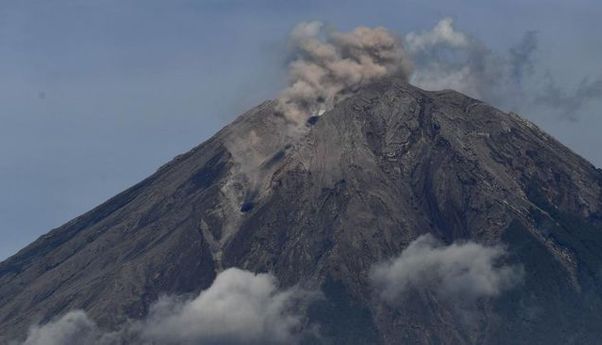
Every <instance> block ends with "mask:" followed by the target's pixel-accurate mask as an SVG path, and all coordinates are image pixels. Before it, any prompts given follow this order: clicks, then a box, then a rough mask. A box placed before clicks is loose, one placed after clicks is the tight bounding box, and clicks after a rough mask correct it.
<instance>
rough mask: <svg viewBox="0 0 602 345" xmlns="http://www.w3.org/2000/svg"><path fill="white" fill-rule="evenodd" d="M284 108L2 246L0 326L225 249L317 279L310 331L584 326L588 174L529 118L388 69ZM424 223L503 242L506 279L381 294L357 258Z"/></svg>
mask: <svg viewBox="0 0 602 345" xmlns="http://www.w3.org/2000/svg"><path fill="white" fill-rule="evenodd" d="M286 121H287V119H286V117H284V116H283V115H282V114H281V113H280V112H279V111H278V109H277V103H276V102H274V101H269V102H265V103H263V104H261V105H259V106H258V107H256V108H254V109H252V110H250V111H249V112H247V113H245V114H243V115H241V116H240V117H239V118H238V119H237V120H236V121H234V122H233V123H232V124H231V125H229V126H227V127H226V128H224V129H223V130H221V131H220V132H219V133H217V134H216V135H215V136H214V137H212V138H211V139H209V140H208V141H206V142H205V143H203V144H201V145H200V146H198V147H197V148H195V149H193V150H191V151H190V152H188V153H186V154H183V155H181V156H178V157H177V158H175V159H174V160H173V161H172V162H170V163H168V164H167V165H165V166H163V167H162V168H160V169H159V170H158V171H157V172H156V173H155V174H153V175H152V176H151V177H149V178H147V179H146V180H144V181H142V182H140V183H139V184H137V185H135V186H134V187H132V188H130V189H128V190H127V191H125V192H123V193H121V194H119V195H117V196H116V197H114V198H112V199H110V200H109V201H107V202H106V203H104V204H102V205H100V206H99V207H97V208H96V209H94V210H92V211H90V212H88V213H86V214H84V215H82V216H81V217H78V218H76V219H74V220H72V221H71V222H69V223H67V224H65V225H63V226H62V227H60V228H57V229H55V230H53V231H51V232H50V233H48V234H47V235H44V236H42V237H41V238H40V239H38V240H37V241H35V242H34V243H32V244H31V245H29V246H28V247H26V248H24V249H23V250H22V251H20V252H19V253H18V254H17V255H15V256H13V257H11V258H9V259H8V260H6V261H4V262H2V263H1V264H0V334H1V336H0V339H1V340H0V343H1V342H2V341H6V339H15V337H17V338H18V337H23V336H24V334H25V333H26V331H27V328H28V327H29V325H31V324H32V323H35V322H40V321H42V322H44V321H47V320H50V319H51V318H53V317H56V316H57V315H61V314H63V313H65V312H67V311H69V310H77V309H82V310H85V311H86V313H87V314H88V315H89V316H90V317H92V318H93V319H94V320H95V321H96V322H98V324H99V325H101V326H102V327H106V328H109V329H110V328H111V327H115V326H117V325H119V324H122V323H123V322H124V321H126V320H128V319H140V318H143V317H144V316H145V315H146V313H148V308H149V306H150V305H151V304H152V303H153V302H155V301H156V300H157V298H158V297H159V296H161V295H165V294H168V295H187V294H191V295H194V294H197V293H198V292H199V291H201V290H204V289H206V288H207V287H209V286H210V285H211V283H212V282H213V280H214V278H215V276H216V275H217V274H218V273H219V272H221V271H222V270H224V269H226V268H229V267H238V268H241V269H245V270H249V271H253V272H271V273H272V274H274V275H275V276H276V277H277V279H278V280H279V281H280V282H281V284H282V285H283V286H285V287H287V286H293V285H295V284H302V285H304V286H308V287H312V288H315V289H319V290H320V291H322V293H323V296H324V300H321V301H320V302H319V303H316V304H314V305H310V306H308V307H307V310H306V320H304V326H305V327H318V328H319V330H320V334H321V337H320V338H319V339H318V338H316V339H313V340H311V342H310V343H323V344H342V343H344V344H400V343H402V344H435V343H439V344H542V343H545V344H567V343H575V344H577V343H578V344H595V343H596V342H597V341H598V339H599V338H600V336H602V334H601V333H602V330H600V327H599V325H600V324H602V269H601V268H602V197H601V195H602V192H601V190H602V174H601V172H600V171H599V170H598V169H596V168H595V167H594V166H592V165H591V164H590V163H589V162H587V161H586V160H584V159H582V158H581V157H579V156H578V155H576V154H574V153H573V152H571V151H570V150H569V149H567V148H566V147H565V146H563V145H562V144H560V143H559V142H557V141H556V140H555V139H553V138H552V137H550V136H549V135H547V134H545V133H543V132H542V131H541V130H539V129H538V128H537V127H536V126H535V125H533V124H531V123H530V122H528V121H526V120H523V119H521V118H520V117H519V116H518V115H515V114H512V113H504V112H502V111H499V110H497V109H495V108H493V107H491V106H488V105H487V104H484V103H483V102H480V101H478V100H475V99H472V98H469V97H466V96H464V95H462V94H459V93H457V92H454V91H440V92H427V91H423V90H420V89H418V88H415V87H413V86H411V85H409V84H407V83H406V82H405V81H404V80H402V79H397V78H386V79H383V80H380V81H377V82H374V83H371V84H369V85H366V86H364V87H362V88H361V89H359V90H358V91H357V92H356V93H354V94H353V95H351V96H350V97H348V98H346V99H345V100H342V101H340V102H339V103H337V104H336V105H335V106H334V108H333V109H332V110H330V111H327V112H325V113H324V114H323V115H322V116H320V117H319V118H314V119H313V120H312V121H311V122H312V123H310V124H308V125H309V126H311V128H310V129H309V130H306V131H303V132H302V133H301V134H298V133H297V134H295V135H291V134H290V131H286V130H279V128H283V126H286ZM427 233H430V234H432V236H434V237H436V238H437V239H439V240H440V241H443V242H444V243H447V244H450V243H456V242H462V241H464V242H465V241H473V242H477V243H481V244H483V245H491V246H493V245H499V246H503V247H504V248H506V250H507V252H508V258H507V260H508V262H510V263H512V264H514V265H517V266H521V267H522V269H523V270H524V274H523V276H522V281H521V282H520V285H518V286H517V287H515V288H513V289H512V290H509V291H507V292H505V293H504V294H501V295H499V296H496V297H495V298H480V299H478V300H476V301H475V302H474V303H475V304H474V305H471V306H470V308H468V310H466V309H467V308H464V307H465V306H461V307H458V306H457V305H455V304H453V303H450V302H449V301H446V300H445V299H444V298H442V297H441V296H439V295H437V294H433V293H432V291H430V290H428V289H413V290H412V291H410V292H409V295H408V296H406V298H404V299H403V301H401V302H400V303H399V304H390V303H385V302H383V301H381V300H380V299H379V298H378V294H377V293H376V292H375V291H374V287H373V284H372V282H371V280H370V271H371V269H372V267H374V265H375V264H377V263H379V262H383V260H387V259H389V258H392V257H395V256H396V255H398V254H399V253H401V252H402V251H403V250H404V249H405V248H406V247H408V245H409V244H410V243H411V242H412V241H413V240H415V239H416V238H418V237H419V236H420V235H423V234H427ZM465 312H467V313H465ZM458 315H462V317H458ZM2 337H3V338H2Z"/></svg>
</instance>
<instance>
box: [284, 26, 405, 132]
mask: <svg viewBox="0 0 602 345" xmlns="http://www.w3.org/2000/svg"><path fill="white" fill-rule="evenodd" d="M291 43H292V46H293V51H294V58H293V60H292V62H291V63H290V65H289V78H290V80H289V85H288V87H287V88H286V89H285V90H284V91H283V92H282V93H281V95H280V97H279V98H278V106H277V108H278V110H279V111H281V112H283V113H284V114H285V116H286V117H287V118H288V119H289V120H291V121H292V122H293V123H294V124H297V125H302V124H304V123H305V121H306V120H307V118H308V117H310V116H311V115H321V114H322V113H323V112H324V111H327V110H329V109H331V108H332V107H333V106H334V104H335V103H336V102H338V101H340V100H341V99H344V98H345V97H347V96H349V95H350V94H352V93H353V92H354V91H355V90H357V88H359V87H360V86H362V85H364V84H365V83H367V82H370V81H372V80H375V79H378V78H382V77H385V76H389V75H395V74H398V75H400V76H403V77H405V78H407V77H408V76H409V74H410V71H411V68H410V66H411V64H410V62H409V59H408V58H407V56H406V53H405V51H404V49H403V47H402V42H401V40H400V39H399V38H397V37H396V36H395V35H394V34H392V33H391V32H390V31H388V30H387V29H385V28H382V27H376V28H368V27H364V26H360V27H357V28H355V29H354V30H353V31H351V32H338V31H334V30H324V28H323V24H322V23H320V22H317V21H313V22H304V23H301V24H299V25H297V26H296V27H295V28H294V30H293V31H292V33H291Z"/></svg>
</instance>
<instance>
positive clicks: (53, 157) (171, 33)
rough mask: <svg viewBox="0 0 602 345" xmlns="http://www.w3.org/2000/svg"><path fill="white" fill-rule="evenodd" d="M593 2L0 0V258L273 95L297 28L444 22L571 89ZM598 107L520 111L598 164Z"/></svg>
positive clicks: (590, 38)
mask: <svg viewBox="0 0 602 345" xmlns="http://www.w3.org/2000/svg"><path fill="white" fill-rule="evenodd" d="M601 16H602V3H601V2H600V1H599V0H577V1H564V0H554V1H545V0H538V1H534V0H520V1H519V0H505V1H501V0H500V1H482V0H471V1H458V0H440V1H425V0H414V1H401V0H397V1H393V0H383V1H323V0H322V1H283V0H273V1H251V0H241V1H235V0H232V1H229V0H221V1H219V0H198V1H184V0H163V1H159V0H144V1H142V0H141V1H128V0H52V1H48V0H39V1H33V0H14V1H13V0H0V234H1V235H2V236H1V241H0V260H1V259H3V258H5V257H7V256H9V255H11V254H14V253H15V252H16V251H17V250H18V249H19V248H21V247H23V246H24V245H26V244H27V243H29V242H31V241H32V240H34V239H35V238H37V237H38V236H39V235H41V234H43V233H45V232H47V231H48V230H50V229H52V228H54V227H57V226H59V225H61V224H63V223H64V222H66V221H68V220H69V219H71V218H73V217H75V216H77V215H79V214H81V213H83V212H85V211H87V210H89V209H91V208H92V207H94V206H96V205H98V204H99V203H100V202H102V201H104V200H106V199H107V198H109V197H111V196H112V195H114V194H116V193H118V192H120V191H122V190H123V189H125V188H127V187H128V186H130V185H132V184H134V183H136V182H137V181H139V180H141V179H142V178H144V177H146V176H148V175H149V174H151V173H152V172H153V171H155V170H156V168H158V167H159V166H160V165H161V164H163V163H165V162H167V161H168V160H170V159H171V158H172V157H173V156H175V155H177V154H179V153H182V152H184V151H187V150H188V149H190V148H192V147H193V146H195V145H197V144H199V143H200V142H202V141H203V140H205V139H207V138H208V137H209V136H210V135H211V134H212V133H214V132H216V131H217V130H218V129H219V128H220V127H222V126H223V125H225V124H226V123H228V122H229V121H231V120H232V119H233V118H234V117H235V116H236V115H237V114H238V113H240V112H242V111H243V110H245V109H248V108H250V107H252V106H254V105H255V104H257V103H258V102H260V101H262V100H264V99H266V98H273V97H274V96H275V95H276V93H277V91H278V90H279V89H280V88H281V87H282V86H283V85H284V83H285V73H284V71H285V57H286V56H285V55H286V54H285V52H286V48H287V45H286V37H287V34H288V32H289V31H290V30H291V28H292V27H293V26H294V25H295V24H296V23H298V22H300V21H306V20H316V19H317V20H321V21H324V22H325V23H327V24H328V25H331V26H333V27H336V28H337V29H339V30H349V29H352V28H353V27H356V26H358V25H367V26H379V25H380V26H384V27H387V28H388V29H390V30H392V31H394V32H397V33H399V34H404V33H407V32H410V31H421V30H428V29H430V28H432V27H433V25H435V24H436V23H437V22H438V21H439V20H441V19H442V18H444V17H452V18H453V19H454V20H455V25H456V28H457V29H458V30H462V31H464V32H466V33H468V34H470V35H472V36H474V37H476V38H478V39H480V40H481V41H483V42H485V43H486V44H487V46H488V49H491V50H494V51H497V50H499V51H507V50H508V49H509V48H510V47H511V46H512V45H514V44H516V42H517V41H519V40H520V39H521V37H522V36H523V34H524V33H525V32H527V31H533V30H534V31H537V37H538V40H539V49H538V51H537V54H536V57H537V60H536V61H535V62H536V63H537V64H538V65H540V66H545V69H546V71H549V73H550V74H551V75H552V76H553V77H554V78H555V80H556V83H557V84H559V85H565V86H566V88H567V89H568V90H571V89H575V90H576V89H578V87H579V85H580V82H581V81H582V80H583V78H584V77H589V78H590V81H591V80H596V78H601V77H602V67H601V65H600V62H599V61H602V41H601V38H600V33H602V22H601V21H600V20H599V18H600V17H601ZM601 113H602V102H600V101H599V99H598V101H592V102H589V103H587V104H586V105H585V106H584V107H583V108H582V109H581V110H580V111H579V112H578V113H577V114H572V115H574V116H573V117H574V119H573V120H568V119H566V118H564V117H561V116H557V115H554V114H548V113H546V112H545V111H533V113H529V114H527V113H522V115H524V116H526V117H527V118H529V119H531V120H532V121H534V122H535V123H537V124H538V125H540V126H541V127H542V128H544V129H545V130H547V131H549V132H550V133H552V134H553V135H554V136H556V137H557V138H559V139H560V140H561V141H562V142H564V143H565V144H567V145H568V146H569V147H571V148H572V149H573V150H575V151H577V152H578V153H580V154H582V155H583V156H585V157H586V158H588V159H590V160H591V161H592V162H593V163H594V164H596V165H597V166H602V150H601V149H600V147H602V137H601V136H599V135H598V132H599V131H600V130H602V117H601V116H600V115H602V114H601Z"/></svg>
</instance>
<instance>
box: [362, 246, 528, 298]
mask: <svg viewBox="0 0 602 345" xmlns="http://www.w3.org/2000/svg"><path fill="white" fill-rule="evenodd" d="M505 255H506V253H505V251H504V249H503V248H502V247H499V246H494V247H487V246H483V245H480V244H477V243H474V242H466V243H461V244H451V245H449V246H445V245H443V244H442V243H440V242H439V241H437V240H436V239H435V238H434V237H433V236H432V235H430V234H429V235H423V236H421V237H419V238H418V239H416V240H415V241H413V242H412V243H410V245H409V246H408V247H407V248H406V249H405V250H404V251H402V253H401V254H400V255H399V256H398V257H396V258H394V259H392V260H390V261H387V262H384V263H381V264H378V265H376V266H375V267H374V268H373V269H372V271H371V275H370V277H371V279H372V282H373V284H374V286H375V288H376V289H377V291H378V292H379V295H380V296H381V297H382V298H383V299H384V300H385V301H387V302H389V303H393V304H395V303H396V302H398V301H399V300H400V298H402V297H403V296H404V294H405V293H406V292H407V291H409V290H410V289H429V290H432V291H434V292H435V293H437V294H438V295H439V296H441V297H444V298H448V299H449V300H451V301H459V300H462V301H472V300H474V299H476V298H479V297H494V296H497V295H499V294H500V293H502V292H503V291H505V290H507V289H509V288H511V287H513V286H515V285H516V284H517V283H518V282H520V281H521V279H522V274H523V271H522V268H521V267H518V266H509V265H502V264H501V263H500V260H502V259H503V258H504V256H505Z"/></svg>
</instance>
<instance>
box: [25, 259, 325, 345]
mask: <svg viewBox="0 0 602 345" xmlns="http://www.w3.org/2000/svg"><path fill="white" fill-rule="evenodd" d="M311 298H313V295H312V294H310V293H307V292H304V291H302V290H300V289H296V288H291V289H279V288H278V282H277V281H276V279H275V278H274V277H273V276H272V275H269V274H254V273H251V272H248V271H244V270H240V269H236V268H231V269H228V270H226V271H224V272H222V273H220V274H219V275H218V276H217V278H216V279H215V281H214V283H213V284H212V285H211V286H210V287H209V288H208V289H207V290H205V291H203V292H201V293H200V295H199V296H198V297H196V298H194V299H192V300H187V301H179V300H177V299H175V298H163V299H160V300H159V301H158V302H157V303H156V304H154V305H153V306H152V308H151V311H150V313H149V316H148V317H147V318H146V319H145V320H143V321H131V322H128V323H126V324H125V325H123V326H122V327H121V328H120V329H118V330H117V331H115V332H104V331H102V330H101V329H100V328H99V327H98V326H97V325H96V323H94V322H93V321H92V320H91V319H90V318H89V317H88V316H87V315H86V313H84V312H83V311H73V312H70V313H68V314H66V315H64V316H63V317H61V318H59V319H57V320H54V321H52V322H49V323H47V324H45V325H42V326H35V327H32V328H31V329H30V331H29V334H28V336H27V339H26V340H25V341H24V342H22V343H20V344H21V345H76V344H78V345H79V344H87V345H121V344H124V345H125V344H137V345H154V344H173V345H192V344H195V345H197V344H202V345H221V344H233V345H234V344H258V345H259V344H295V343H296V342H297V341H298V335H299V332H300V326H301V319H302V317H301V315H300V314H299V313H298V312H296V311H295V309H296V306H297V304H298V303H299V302H301V301H305V300H307V299H311ZM15 344H17V343H15Z"/></svg>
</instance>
